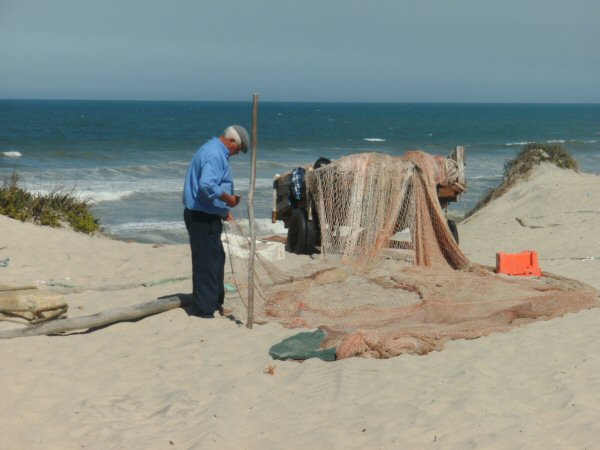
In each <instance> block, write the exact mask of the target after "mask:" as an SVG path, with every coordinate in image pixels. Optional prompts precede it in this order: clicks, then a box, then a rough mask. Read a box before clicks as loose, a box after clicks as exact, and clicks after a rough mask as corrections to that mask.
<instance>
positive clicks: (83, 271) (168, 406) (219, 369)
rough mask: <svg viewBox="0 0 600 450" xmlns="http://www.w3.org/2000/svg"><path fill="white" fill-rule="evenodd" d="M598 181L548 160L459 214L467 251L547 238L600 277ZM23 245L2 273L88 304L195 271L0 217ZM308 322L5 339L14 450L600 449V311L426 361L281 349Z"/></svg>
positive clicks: (557, 266) (572, 269) (142, 325)
mask: <svg viewBox="0 0 600 450" xmlns="http://www.w3.org/2000/svg"><path fill="white" fill-rule="evenodd" d="M599 192H600V177H598V176H594V175H588V174H576V173H574V172H570V171H563V170H559V169H555V168H554V167H547V166H543V167H540V168H539V169H538V170H537V172H536V174H535V176H534V177H532V179H531V180H530V181H528V182H523V183H521V184H520V185H518V186H517V187H516V188H515V189H513V190H512V191H510V192H509V193H508V194H506V195H505V196H504V197H503V198H500V199H498V200H497V201H495V202H494V203H492V204H491V205H489V206H488V207H487V208H485V209H484V210H483V211H480V212H479V213H478V214H476V215H474V216H473V217H471V218H470V219H468V220H467V221H465V222H464V223H461V224H460V225H459V231H460V236H461V247H462V248H463V250H464V251H465V252H466V254H467V256H468V257H469V258H470V259H471V260H472V261H475V262H480V263H484V264H490V265H492V264H494V263H495V252H496V251H500V250H503V251H508V252H511V251H519V250H525V249H535V250H537V251H538V253H539V256H540V265H541V267H542V270H545V271H550V272H554V273H558V274H561V275H565V276H569V277H573V278H576V279H579V280H581V281H584V282H587V283H589V284H591V285H593V286H595V287H596V288H598V289H600V231H598V230H600V195H599V194H598V193H599ZM517 218H518V219H519V221H517ZM6 257H10V258H11V261H10V264H9V266H8V267H5V268H0V284H7V285H25V284H37V285H39V286H40V288H42V289H53V290H61V289H62V292H64V293H65V298H66V300H67V301H68V302H69V305H70V310H69V315H71V316H74V315H84V314H91V313H95V312H99V311H102V310H105V309H108V308H112V307H116V306H123V305H132V304H136V303H140V302H144V301H149V300H152V299H154V298H156V297H158V296H162V295H168V294H174V293H177V292H189V291H190V283H191V282H190V280H180V281H170V282H167V283H160V284H154V285H152V284H153V283H152V282H155V281H158V280H165V279H177V278H180V277H182V276H186V275H188V274H190V272H191V268H190V261H189V259H190V257H189V250H188V248H187V246H185V245H181V246H152V245H142V244H136V243H123V242H116V241H111V240H109V239H106V238H98V237H94V238H90V237H87V236H84V235H80V234H75V233H73V232H70V231H66V230H52V229H46V228H43V227H38V226H34V225H30V224H22V223H20V222H16V221H13V220H11V219H8V218H6V217H2V216H0V259H3V258H6ZM144 283H145V284H146V285H147V286H144ZM0 325H1V327H2V328H6V327H9V326H14V325H8V324H0ZM297 332H298V330H287V329H284V328H282V327H281V326H279V325H276V324H268V325H262V326H255V328H254V329H253V330H248V329H246V328H245V326H243V325H240V324H237V323H235V322H234V321H232V320H230V319H227V318H221V317H220V318H215V319H212V320H205V319H198V318H196V317H193V316H188V315H187V314H186V313H185V311H183V310H182V309H177V310H172V311H169V312H166V313H163V314H159V315H156V316H153V317H149V318H146V319H144V320H141V321H138V322H133V323H120V324H116V325H113V326H109V327H106V328H104V329H101V330H97V331H95V332H93V333H75V334H73V335H70V336H59V337H46V336H42V337H30V338H20V339H13V340H4V341H0V355H1V359H2V362H3V364H2V367H1V369H0V374H1V375H0V380H1V381H2V384H3V386H4V390H3V393H2V402H1V406H0V442H1V443H2V445H1V447H2V448H10V449H26V448H27V449H28V448H45V449H46V448H55V449H64V448H86V449H89V448H92V449H107V448H152V449H153V448H198V449H212V448H217V449H220V448H225V449H229V448H251V449H254V448H260V449H264V448H273V449H282V448H290V449H299V448H311V449H312V448H411V449H413V448H440V449H448V448H456V449H469V448H511V449H512V448H523V449H531V448H536V449H548V448H561V449H564V448H579V449H583V448H588V449H593V448H600V425H599V423H598V422H599V419H600V354H599V353H598V351H597V345H598V342H599V340H600V309H595V310H588V311H584V312H581V313H578V314H569V315H567V316H565V317H563V318H559V319H555V320H551V321H547V322H538V323H535V324H532V325H530V326H527V327H524V328H520V329H516V330H514V331H512V332H510V333H506V334H495V335H492V336H489V337H485V338H481V339H476V340H471V341H453V342H449V343H448V344H447V345H446V348H445V350H443V351H441V352H433V353H431V354H429V355H426V356H418V357H416V356H401V357H397V358H393V359H389V360H370V359H359V358H353V359H349V360H343V361H338V362H333V363H325V362H322V361H320V360H309V361H306V362H304V363H302V364H300V363H295V362H280V361H273V360H272V359H271V358H270V357H269V355H268V349H269V347H270V346H271V345H272V344H274V343H276V342H278V341H280V340H281V339H283V338H285V337H287V336H290V335H292V334H295V333H297ZM268 366H274V369H273V372H274V373H273V374H272V375H271V374H266V373H264V371H265V369H266V368H267V367H268Z"/></svg>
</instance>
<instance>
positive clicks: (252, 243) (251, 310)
mask: <svg viewBox="0 0 600 450" xmlns="http://www.w3.org/2000/svg"><path fill="white" fill-rule="evenodd" d="M257 129H258V94H252V169H251V172H250V191H249V193H248V223H249V224H250V257H249V258H248V320H247V322H246V327H248V328H252V322H253V320H254V256H255V254H256V230H255V227H254V186H255V184H256V152H257V147H258V135H257Z"/></svg>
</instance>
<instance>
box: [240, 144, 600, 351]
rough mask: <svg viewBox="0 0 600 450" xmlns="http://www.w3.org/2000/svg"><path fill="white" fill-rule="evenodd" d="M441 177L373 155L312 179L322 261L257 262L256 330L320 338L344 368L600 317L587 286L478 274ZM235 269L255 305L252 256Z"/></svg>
mask: <svg viewBox="0 0 600 450" xmlns="http://www.w3.org/2000/svg"><path fill="white" fill-rule="evenodd" d="M440 167H442V166H440V164H438V163H437V162H436V160H435V158H434V157H432V156H431V155H428V154H426V153H423V152H410V153H407V154H406V155H405V156H404V157H392V156H389V155H385V154H376V153H366V154H358V155H352V156H347V157H343V158H341V159H339V160H337V161H334V162H333V163H331V164H329V165H327V166H324V167H321V168H319V169H317V170H313V171H310V172H307V174H306V187H307V192H308V195H309V198H310V199H311V203H312V207H313V208H315V210H316V212H317V215H318V227H319V230H320V236H321V246H320V249H321V254H320V256H318V257H317V258H315V259H309V258H308V257H306V256H296V255H287V258H286V260H285V261H278V262H277V263H274V262H270V261H267V260H265V259H264V258H262V257H261V256H260V255H259V254H256V255H255V261H254V284H255V291H254V292H255V293H254V317H255V321H256V322H259V323H260V322H268V321H277V322H279V323H282V324H284V325H285V326H288V327H291V328H320V329H322V330H324V331H325V332H326V334H327V338H326V339H325V342H324V343H323V346H322V347H323V348H328V347H335V348H336V357H337V359H341V358H347V357H352V356H363V357H376V358H389V357H392V356H396V355H399V354H402V353H413V354H426V353H428V352H430V351H432V350H440V349H441V348H443V346H444V342H445V341H446V340H448V339H461V338H462V339H473V338H477V337H480V336H484V335H487V334H489V333H492V332H498V331H506V330H509V329H510V328H511V327H515V326H522V325H524V324H527V323H530V322H532V321H535V320H545V319H550V318H553V317H557V316H561V315H564V314H565V313H568V312H574V311H579V310H582V309H587V308H591V307H595V306H598V305H599V298H598V292H597V291H596V290H595V289H593V288H592V287H590V286H587V285H585V284H583V283H580V282H577V281H575V280H570V279H566V278H562V277H558V276H554V275H550V274H544V275H543V276H542V277H528V278H525V277H508V276H505V275H499V274H495V273H494V272H493V271H492V269H491V268H486V267H482V266H479V265H475V264H472V263H470V262H469V261H468V259H467V258H466V257H465V255H464V254H463V253H462V252H461V250H460V248H459V247H458V245H457V244H456V242H455V241H454V239H453V237H452V234H451V232H450V230H449V229H448V226H447V223H446V219H445V217H444V214H443V211H442V210H441V207H440V204H439V201H438V197H437V192H436V187H437V186H439V185H443V184H444V181H445V180H444V177H447V176H448V174H447V173H446V171H445V170H443V168H442V169H440ZM229 232H230V233H233V232H235V233H237V234H240V233H243V230H242V229H241V228H240V227H237V226H235V224H234V225H233V229H231V230H230V231H229ZM229 261H230V264H231V269H232V274H233V275H232V276H233V278H234V281H235V283H236V285H237V288H238V293H239V295H240V297H241V301H242V302H241V303H243V304H246V302H247V291H248V278H249V277H248V262H249V259H248V255H247V254H246V255H243V254H241V253H240V252H239V251H238V252H236V253H235V254H230V255H229ZM232 306H235V304H233V305H232Z"/></svg>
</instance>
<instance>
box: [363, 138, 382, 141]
mask: <svg viewBox="0 0 600 450" xmlns="http://www.w3.org/2000/svg"><path fill="white" fill-rule="evenodd" d="M363 141H367V142H385V139H383V138H364V139H363Z"/></svg>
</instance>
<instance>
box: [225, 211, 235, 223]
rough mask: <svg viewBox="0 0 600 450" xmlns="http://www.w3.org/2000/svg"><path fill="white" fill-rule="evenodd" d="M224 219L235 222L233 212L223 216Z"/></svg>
mask: <svg viewBox="0 0 600 450" xmlns="http://www.w3.org/2000/svg"><path fill="white" fill-rule="evenodd" d="M225 220H226V221H227V222H235V217H233V214H231V213H227V217H225Z"/></svg>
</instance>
